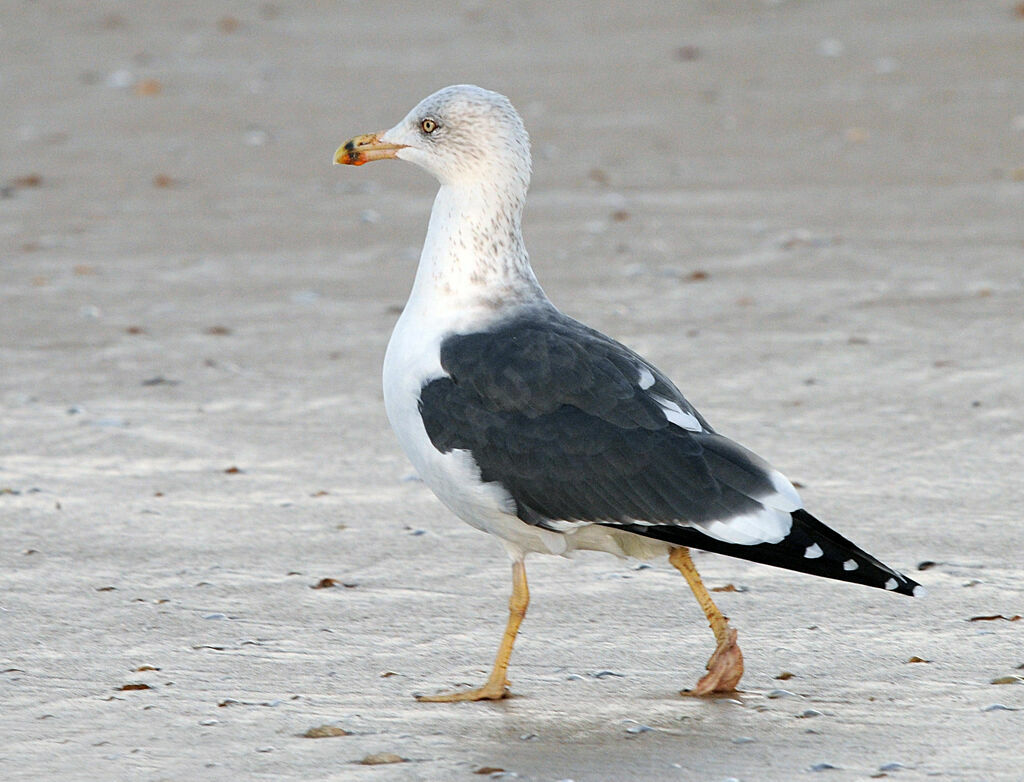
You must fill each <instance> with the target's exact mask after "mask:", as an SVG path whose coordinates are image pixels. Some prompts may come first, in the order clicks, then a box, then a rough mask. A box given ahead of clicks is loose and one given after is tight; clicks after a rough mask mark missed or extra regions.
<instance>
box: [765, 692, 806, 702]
mask: <svg viewBox="0 0 1024 782" xmlns="http://www.w3.org/2000/svg"><path fill="white" fill-rule="evenodd" d="M765 697H766V698H771V699H772V700H775V699H776V698H798V697H800V696H798V695H797V694H796V693H795V692H790V691H789V690H769V691H768V693H767V694H766V695H765Z"/></svg>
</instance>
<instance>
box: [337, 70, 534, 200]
mask: <svg viewBox="0 0 1024 782" xmlns="http://www.w3.org/2000/svg"><path fill="white" fill-rule="evenodd" d="M387 158H398V159H399V160H408V161H409V162H410V163H415V164H416V165H418V166H420V167H421V168H424V169H426V170H427V171H429V172H430V173H431V174H433V175H434V176H435V177H436V178H437V179H438V181H440V182H441V184H443V185H452V186H470V187H472V186H475V185H480V184H485V185H486V184H499V183H500V184H501V185H504V186H513V187H516V186H518V187H519V188H521V189H522V192H523V193H525V192H526V188H527V186H528V185H529V183H530V137H529V136H528V135H527V133H526V128H525V127H523V121H522V119H520V117H519V114H517V113H516V110H515V109H514V108H512V104H511V103H510V102H509V100H508V98H506V97H505V96H504V95H500V94H498V93H497V92H491V91H490V90H485V89H482V88H481V87H475V86H473V85H471V84H456V85H454V86H452V87H445V88H444V89H442V90H438V91H437V92H435V93H434V94H433V95H430V96H428V97H426V98H424V99H423V100H421V101H420V102H419V104H418V105H417V106H416V108H414V109H413V110H412V111H410V112H409V113H408V114H407V115H406V116H405V118H404V119H403V120H402V121H401V122H399V123H398V124H397V125H395V126H394V127H393V128H391V129H390V130H385V131H383V132H381V133H369V134H366V135H363V136H356V137H355V138H353V139H350V140H349V141H346V142H345V143H344V144H342V145H341V146H340V147H338V151H337V152H335V153H334V162H335V163H343V164H347V165H354V166H361V165H362V164H363V163H369V162H370V161H373V160H383V159H387Z"/></svg>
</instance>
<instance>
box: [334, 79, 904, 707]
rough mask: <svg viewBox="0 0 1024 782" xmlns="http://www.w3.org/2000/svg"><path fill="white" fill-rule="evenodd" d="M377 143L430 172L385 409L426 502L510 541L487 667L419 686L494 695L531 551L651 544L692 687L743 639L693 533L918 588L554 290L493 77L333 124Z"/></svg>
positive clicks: (729, 547)
mask: <svg viewBox="0 0 1024 782" xmlns="http://www.w3.org/2000/svg"><path fill="white" fill-rule="evenodd" d="M386 159H399V160H406V161H409V162H410V163H415V164H416V165H418V166H419V167H421V168H423V169H425V170H426V171H427V172H429V173H430V174H432V175H433V176H434V177H435V178H436V179H437V180H438V182H439V183H440V189H439V190H438V193H437V197H436V198H435V200H434V206H433V210H432V211H431V214H430V223H429V226H428V228H427V235H426V239H425V241H424V244H423V251H422V254H421V255H420V261H419V266H418V268H417V271H416V277H415V280H414V282H413V285H412V292H411V293H410V295H409V300H408V303H407V304H406V306H405V308H404V309H403V311H402V314H401V317H399V319H398V322H397V324H396V325H395V329H394V333H393V334H392V335H391V340H390V342H389V343H388V347H387V353H386V355H385V357H384V403H385V407H386V409H387V415H388V419H389V420H390V422H391V426H392V428H393V429H394V431H395V434H396V436H397V437H398V441H399V443H400V444H401V446H402V449H403V450H404V451H405V453H406V454H407V456H408V458H409V460H410V461H411V462H412V464H413V466H414V467H415V468H416V470H417V472H418V473H419V475H420V477H422V479H423V481H424V482H425V483H426V484H427V486H429V487H430V488H431V489H432V490H433V492H434V493H435V494H436V495H437V497H438V498H439V499H440V500H441V502H443V503H444V504H445V505H446V506H447V507H448V508H449V509H450V510H451V511H452V512H453V513H454V514H455V515H456V516H458V517H459V518H461V519H462V520H463V521H465V522H467V523H468V524H470V525H472V526H473V527H475V528H477V529H479V530H482V531H484V532H488V533H490V534H492V535H494V536H496V537H497V538H498V539H499V540H500V541H501V542H502V543H503V544H504V547H505V549H506V551H507V552H508V554H509V556H510V558H511V560H512V596H511V599H510V601H509V616H508V621H507V625H506V628H505V632H504V635H503V637H502V641H501V644H500V646H499V649H498V654H497V657H496V659H495V662H494V667H493V669H492V671H491V674H490V676H489V677H488V679H487V681H486V682H485V683H484V684H483V685H482V686H481V687H478V688H475V689H471V690H462V691H456V692H449V693H442V694H438V695H425V696H418V697H419V699H420V700H423V701H434V702H450V701H477V700H497V699H500V698H504V697H506V696H507V695H508V694H509V689H508V686H509V681H508V665H509V658H510V656H511V654H512V646H513V643H514V642H515V637H516V634H517V632H518V630H519V626H520V624H521V622H522V621H523V618H524V616H525V614H526V608H527V605H528V604H529V590H528V587H527V581H526V568H525V564H524V560H525V558H526V555H527V554H531V553H543V554H554V555H562V556H569V555H571V554H572V552H574V551H577V550H592V551H603V552H608V553H611V554H614V555H617V556H619V557H629V558H639V559H651V558H655V557H659V556H665V555H668V561H669V562H670V563H671V564H672V565H673V566H674V567H675V568H676V569H677V570H679V572H680V573H682V575H683V576H684V577H685V579H686V581H687V583H688V584H689V586H690V589H691V590H692V591H693V593H694V595H695V597H696V598H697V602H698V603H699V604H700V607H701V609H702V610H703V611H704V614H705V616H706V617H707V619H708V623H709V625H710V626H711V629H712V631H713V632H714V636H715V641H716V646H715V651H714V653H713V654H712V655H711V658H710V659H709V660H708V663H707V666H706V669H707V673H706V674H704V675H703V676H702V677H701V678H700V680H699V681H698V682H697V684H696V686H695V687H693V688H692V689H690V690H684V691H683V692H684V693H686V694H690V695H696V696H706V695H712V694H715V693H727V692H732V691H734V690H735V689H736V686H737V685H738V684H739V681H740V678H741V677H742V675H743V655H742V653H741V652H740V649H739V646H738V644H737V633H736V630H735V629H734V628H732V627H731V626H730V624H729V621H728V619H727V618H726V617H725V616H723V614H722V613H721V611H719V610H718V608H717V607H716V606H715V604H714V602H713V601H712V599H711V596H710V595H709V594H708V591H707V589H706V588H705V587H704V585H703V584H702V582H701V579H700V575H699V574H698V573H697V570H696V568H695V567H694V565H693V561H692V559H691V557H690V551H689V550H690V549H691V548H696V549H701V550H704V551H711V552H717V553H719V554H725V555H728V556H732V557H738V558H740V559H746V560H751V561H754V562H761V563H764V564H768V565H774V566H776V567H780V568H786V569H789V570H795V571H800V572H803V573H809V574H813V575H816V576H823V577H825V578H832V579H838V580H841V581H849V582H854V583H858V584H865V585H867V586H872V587H878V588H881V589H886V590H890V591H894V592H899V593H902V594H906V595H916V594H921V592H922V588H921V587H920V586H919V585H918V584H916V583H915V582H914V581H912V580H910V579H909V578H907V577H906V576H904V575H903V574H901V573H899V572H897V571H896V570H893V569H892V568H890V567H888V566H887V565H884V564H882V563H881V562H880V561H878V560H877V559H875V558H874V557H872V556H871V555H870V554H867V553H866V552H864V551H862V550H861V549H860V548H858V547H857V546H856V545H854V544H853V543H851V542H850V541H849V540H847V539H846V538H844V537H843V536H842V535H840V534H839V533H837V532H835V531H834V530H832V529H830V528H829V527H827V526H825V524H823V523H822V522H821V521H819V520H818V519H816V518H815V517H814V516H812V515H811V514H810V513H809V512H808V511H806V510H805V509H804V506H803V502H802V501H801V499H800V496H799V494H798V493H797V491H796V489H795V488H794V487H793V484H792V483H790V481H789V480H787V479H786V478H785V476H783V475H782V473H780V472H779V471H778V470H776V469H774V468H773V467H772V466H771V465H769V464H768V463H767V462H766V461H764V460H763V459H762V458H760V457H759V456H757V455H755V454H754V453H752V452H750V451H749V450H747V449H746V448H744V447H743V446H741V445H739V444H737V443H735V442H733V441H732V440H730V439H728V438H726V437H724V436H723V435H721V434H718V433H717V432H716V431H715V430H714V429H712V427H711V425H710V424H709V423H708V422H707V421H706V420H705V419H704V417H703V416H702V415H701V414H700V413H699V412H698V411H697V410H696V408H694V406H693V405H691V404H690V403H689V402H688V401H687V400H686V398H685V397H684V396H683V395H682V393H681V392H680V391H679V389H678V388H677V387H676V386H675V384H674V383H673V382H672V381H671V380H670V379H669V378H668V377H667V376H666V375H665V374H664V373H663V372H661V371H660V370H659V369H658V368H657V367H655V366H654V365H653V364H652V363H651V362H650V361H647V360H646V359H644V358H643V357H641V356H639V355H638V354H637V353H635V352H633V351H632V350H630V349H629V348H627V347H625V346H624V345H622V344H620V343H619V342H617V341H615V340H614V339H612V338H611V337H607V336H605V335H604V334H602V333H600V332H598V331H595V330H594V329H591V328H588V327H587V326H585V325H583V324H582V323H580V322H578V321H576V320H574V319H572V318H570V317H568V316H567V315H564V314H563V313H562V312H560V311H559V310H558V309H557V308H556V307H555V305H554V304H552V302H551V301H550V300H549V299H548V297H547V296H546V295H545V293H544V291H543V290H542V288H541V286H540V284H539V283H538V282H537V278H536V276H535V275H534V273H533V269H532V268H531V266H530V260H529V256H528V255H527V252H526V247H525V245H524V243H523V236H522V230H521V223H522V214H523V205H524V203H525V201H526V192H527V188H528V187H529V183H530V172H531V158H530V140H529V136H528V135H527V132H526V129H525V127H524V126H523V122H522V119H521V118H520V117H519V115H518V114H517V113H516V111H515V109H514V108H513V107H512V104H511V103H510V102H509V100H508V99H507V98H506V97H505V96H503V95H500V94H498V93H496V92H491V91H489V90H485V89H482V88H480V87H476V86H473V85H466V84H462V85H454V86H451V87H446V88H444V89H442V90H439V91H438V92H435V93H434V94H433V95H430V96H429V97H427V98H425V99H424V100H422V101H421V102H420V103H419V104H418V105H417V106H416V107H415V108H414V109H413V110H412V111H410V112H409V113H408V114H407V115H406V116H405V118H404V119H402V121H401V122H399V123H398V124H397V125H395V126H394V127H393V128H391V129H390V130H386V131H382V132H379V133H370V134H365V135H360V136H356V137H355V138H352V139H350V140H349V141H347V142H345V143H344V144H343V145H342V146H341V147H339V148H338V150H337V152H336V153H335V157H334V162H335V163H339V164H347V165H354V166H360V165H363V164H364V163H369V162H371V161H377V160H386Z"/></svg>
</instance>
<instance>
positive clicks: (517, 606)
mask: <svg viewBox="0 0 1024 782" xmlns="http://www.w3.org/2000/svg"><path fill="white" fill-rule="evenodd" d="M529 604H530V590H529V588H528V587H527V585H526V565H524V564H523V561H522V560H521V559H517V560H516V561H515V562H513V563H512V597H511V598H509V601H508V624H507V625H505V635H504V636H502V639H501V646H499V647H498V656H497V657H495V659H494V669H493V670H492V671H491V675H490V676H489V677H487V681H486V683H485V684H484V686H483V687H478V688H477V689H475V690H466V691H464V692H449V693H444V694H441V695H417V696H416V700H418V701H426V702H428V703H454V702H456V701H484V700H490V701H496V700H501V699H502V698H505V697H507V696H508V678H507V675H508V660H509V657H511V656H512V645H513V644H514V643H515V642H516V633H518V632H519V625H521V624H522V622H523V617H524V616H526V607H527V606H528V605H529Z"/></svg>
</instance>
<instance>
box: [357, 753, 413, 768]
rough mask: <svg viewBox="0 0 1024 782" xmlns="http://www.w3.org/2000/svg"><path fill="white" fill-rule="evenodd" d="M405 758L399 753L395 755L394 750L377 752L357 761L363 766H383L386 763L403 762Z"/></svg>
mask: <svg viewBox="0 0 1024 782" xmlns="http://www.w3.org/2000/svg"><path fill="white" fill-rule="evenodd" d="M405 762H406V760H405V758H403V757H402V756H401V755H396V754H395V753H394V752H377V753H374V754H373V755H367V756H366V757H365V758H363V759H362V760H360V761H359V763H360V764H361V765H363V766H384V765H387V764H388V763H405Z"/></svg>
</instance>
